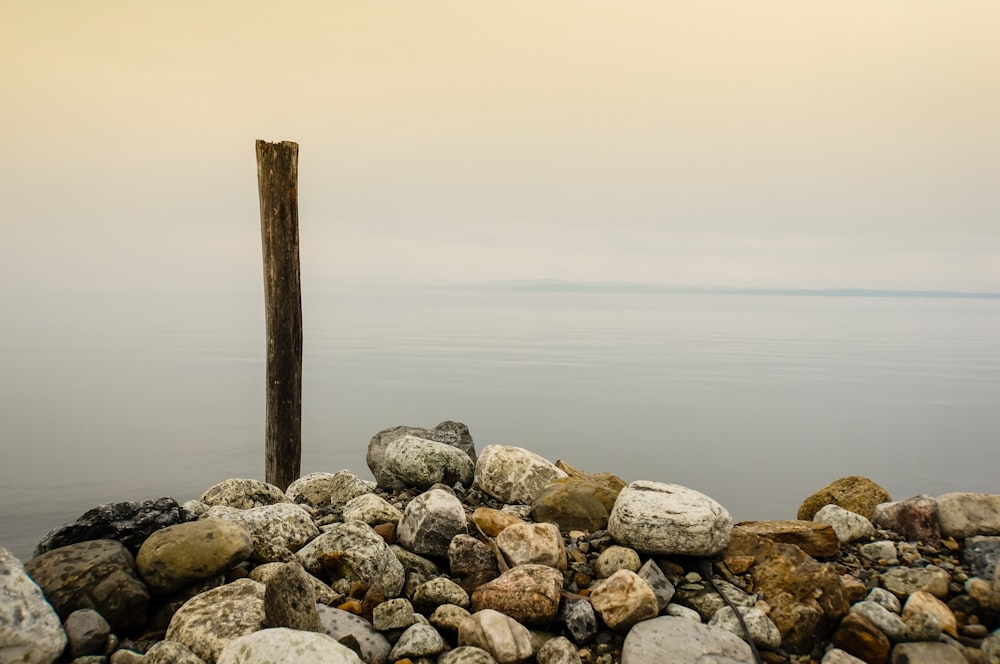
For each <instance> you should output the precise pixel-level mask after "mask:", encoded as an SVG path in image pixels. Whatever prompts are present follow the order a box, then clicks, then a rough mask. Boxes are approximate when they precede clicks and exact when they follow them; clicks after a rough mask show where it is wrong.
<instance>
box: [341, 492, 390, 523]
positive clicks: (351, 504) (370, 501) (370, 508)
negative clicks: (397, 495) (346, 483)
mask: <svg viewBox="0 0 1000 664" xmlns="http://www.w3.org/2000/svg"><path fill="white" fill-rule="evenodd" d="M343 518H344V521H363V522H364V523H367V524H368V525H369V526H375V525H378V524H380V523H399V520H400V519H402V518H403V512H402V511H401V510H400V509H398V508H397V507H395V506H394V505H392V504H391V503H390V502H389V501H388V500H386V499H385V498H383V497H381V496H377V495H375V494H374V493H366V494H363V495H360V496H358V497H356V498H352V499H351V500H349V501H347V504H346V505H344V511H343Z"/></svg>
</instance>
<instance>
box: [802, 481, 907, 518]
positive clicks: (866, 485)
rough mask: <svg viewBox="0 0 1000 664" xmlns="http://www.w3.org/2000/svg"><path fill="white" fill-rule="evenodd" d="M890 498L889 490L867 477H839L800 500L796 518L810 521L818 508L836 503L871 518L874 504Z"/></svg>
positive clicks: (885, 501)
mask: <svg viewBox="0 0 1000 664" xmlns="http://www.w3.org/2000/svg"><path fill="white" fill-rule="evenodd" d="M890 500H892V499H891V498H890V497H889V492H888V491H886V490H885V489H883V488H882V487H880V486H879V485H878V484H876V483H875V482H873V481H871V480H870V479H868V478H867V477H861V476H860V475H852V476H850V477H841V478H840V479H839V480H835V481H833V482H831V483H830V484H828V485H826V486H825V487H823V488H822V489H820V490H819V491H817V492H816V493H814V494H812V495H811V496H809V497H808V498H806V499H805V500H804V501H802V505H800V506H799V512H798V518H799V519H801V520H802V521H812V520H813V517H814V516H816V512H818V511H819V510H820V508H822V507H824V506H825V505H837V506H839V507H843V508H844V509H845V510H849V511H851V512H854V513H855V514H860V515H861V516H863V517H865V518H866V519H871V518H872V514H873V513H874V512H875V506H876V505H878V504H879V503H887V502H889V501H890Z"/></svg>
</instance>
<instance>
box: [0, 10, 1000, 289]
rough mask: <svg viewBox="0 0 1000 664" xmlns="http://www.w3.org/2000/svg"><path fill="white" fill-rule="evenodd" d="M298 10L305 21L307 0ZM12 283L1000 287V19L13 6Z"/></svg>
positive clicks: (7, 55) (4, 32) (8, 147)
mask: <svg viewBox="0 0 1000 664" xmlns="http://www.w3.org/2000/svg"><path fill="white" fill-rule="evenodd" d="M279 4H280V6H279ZM0 14H2V20H0V61H2V62H3V66H2V68H0V89H2V98H3V102H2V103H0V124H2V126H3V127H4V129H5V132H4V134H5V135H4V146H3V151H2V161H0V164H2V169H3V170H2V178H0V203H2V219H3V231H4V240H3V242H2V243H0V277H2V278H3V281H4V283H5V284H6V285H8V286H10V285H12V284H13V285H16V286H17V287H22V286H23V287H29V286H35V285H37V286H39V287H44V288H55V289H63V288H64V289H80V288H83V289H88V288H93V289H100V288H107V287H109V286H115V285H124V286H127V287H135V288H149V289H153V288H156V289H162V288H174V287H192V286H195V285H197V287H199V288H209V289H211V288H233V287H241V286H246V287H251V288H257V287H258V286H259V283H260V280H261V267H260V228H259V215H258V207H257V205H258V203H257V188H256V187H257V183H256V170H255V163H254V141H255V140H256V139H258V138H263V139H267V140H293V141H297V142H298V143H299V144H300V146H301V148H300V158H299V167H300V232H301V238H302V269H303V278H304V279H305V280H309V281H310V283H318V282H320V281H322V280H324V279H326V278H339V279H344V278H347V277H361V278H385V279H390V280H400V281H407V282H409V281H413V280H429V281H479V280H486V279H519V278H525V279H527V278H536V277H552V278H564V279H584V280H601V281H609V280H615V281H642V282H659V283H669V284H685V285H727V286H758V287H767V286H775V287H870V288H916V289H923V288H940V289H956V290H983V291H1000V85H998V81H1000V39H997V35H998V34H1000V2H996V0H981V1H975V0H969V1H965V0H954V1H948V2H942V1H941V0H906V1H902V0H830V1H824V0H811V1H808V2H806V1H803V0H760V1H747V0H728V1H726V0H720V1H715V2H713V1H711V0H690V1H675V0H655V1H650V2H640V1H629V0H625V1H623V2H608V1H607V0H601V1H599V2H598V1H589V0H571V1H570V0H566V1H553V0H530V1H521V0H513V1H504V2H497V1H492V2H479V1H476V0H454V1H451V2H445V1H439V0H420V1H413V2H403V1H397V2H390V1H389V0H383V1H379V2H375V1H368V0H349V1H348V0H339V1H316V2H289V3H274V2H248V1H247V0H239V1H234V2H211V1H209V2H184V1H176V2H155V3H154V2H135V1H134V0H127V1H121V2H117V1H103V0H92V1H88V2H79V1H77V0H67V1H63V2H59V1H54V0H53V1H44V0H40V1H34V2H28V1H13V0H0Z"/></svg>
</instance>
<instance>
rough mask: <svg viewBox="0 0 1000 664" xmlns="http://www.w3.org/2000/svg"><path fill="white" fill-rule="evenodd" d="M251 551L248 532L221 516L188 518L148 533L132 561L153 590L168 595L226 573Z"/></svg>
mask: <svg viewBox="0 0 1000 664" xmlns="http://www.w3.org/2000/svg"><path fill="white" fill-rule="evenodd" d="M252 551H253V539H252V538H251V536H250V532H249V531H248V530H247V529H246V528H245V527H243V526H242V525H240V524H238V523H234V522H232V521H225V520H222V519H203V520H201V521H189V522H187V523H179V524H177V525H174V526H167V527H166V528H161V529H160V530H157V531H156V532H155V533H153V534H152V535H150V536H149V537H148V538H147V539H146V541H145V542H143V544H142V546H141V547H140V548H139V553H138V555H137V556H136V559H135V563H136V566H137V567H138V569H139V574H140V575H141V576H142V578H143V580H144V581H145V582H146V585H147V586H149V589H150V590H151V591H153V592H154V593H158V594H163V595H166V594H169V593H172V592H175V591H177V590H180V589H181V588H183V587H185V586H189V585H191V584H193V583H197V582H198V581H204V580H205V579H210V578H212V577H213V576H216V575H218V574H222V573H225V572H226V571H228V570H229V569H231V568H232V567H234V566H235V565H237V564H239V563H241V562H243V561H244V560H246V559H247V558H248V557H249V556H250V553H251V552H252Z"/></svg>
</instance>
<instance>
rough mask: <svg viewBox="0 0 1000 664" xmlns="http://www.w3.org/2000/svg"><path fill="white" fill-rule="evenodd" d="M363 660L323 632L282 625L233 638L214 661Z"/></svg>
mask: <svg viewBox="0 0 1000 664" xmlns="http://www.w3.org/2000/svg"><path fill="white" fill-rule="evenodd" d="M315 662H323V663H324V664H363V662H362V661H361V659H360V658H359V657H358V656H357V654H356V653H355V652H354V651H353V650H351V649H350V648H348V647H347V646H343V645H341V644H339V643H337V641H336V640H334V639H333V638H331V637H329V636H327V635H326V634H319V633H316V632H303V631H300V630H296V629H287V628H285V627H275V628H272V629H262V630H260V631H258V632H254V633H253V634H247V635H246V636H241V637H239V638H236V639H233V640H232V641H230V642H229V644H228V645H227V646H226V647H225V648H223V650H222V653H221V654H220V655H219V659H218V660H216V664H314V663H315Z"/></svg>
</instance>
